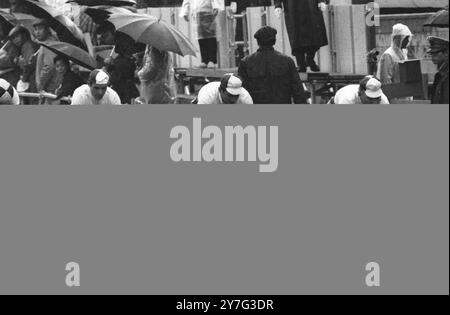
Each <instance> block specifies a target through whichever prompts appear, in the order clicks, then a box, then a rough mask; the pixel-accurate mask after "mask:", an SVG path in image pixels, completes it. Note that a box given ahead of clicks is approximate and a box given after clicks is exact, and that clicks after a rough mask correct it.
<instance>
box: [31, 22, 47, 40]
mask: <svg viewBox="0 0 450 315" xmlns="http://www.w3.org/2000/svg"><path fill="white" fill-rule="evenodd" d="M49 35H50V32H49V29H48V28H47V27H46V26H44V25H36V26H35V27H34V36H36V39H37V40H39V41H44V40H46V39H47V38H48V36H49Z"/></svg>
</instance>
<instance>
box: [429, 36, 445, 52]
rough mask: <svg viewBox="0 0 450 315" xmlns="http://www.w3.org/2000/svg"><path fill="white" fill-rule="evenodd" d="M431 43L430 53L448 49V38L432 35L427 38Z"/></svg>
mask: <svg viewBox="0 0 450 315" xmlns="http://www.w3.org/2000/svg"><path fill="white" fill-rule="evenodd" d="M427 39H428V42H429V43H430V48H429V49H428V53H437V52H440V51H448V40H446V39H444V38H440V37H436V36H430V37H428V38H427Z"/></svg>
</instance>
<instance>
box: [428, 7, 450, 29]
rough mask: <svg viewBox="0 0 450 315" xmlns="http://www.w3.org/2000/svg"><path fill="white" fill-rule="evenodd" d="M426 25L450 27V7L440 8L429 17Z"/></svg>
mask: <svg viewBox="0 0 450 315" xmlns="http://www.w3.org/2000/svg"><path fill="white" fill-rule="evenodd" d="M424 26H432V27H448V8H447V9H445V10H440V11H438V12H436V13H435V14H433V15H432V16H430V17H429V19H428V20H427V21H426V22H425V24H424Z"/></svg>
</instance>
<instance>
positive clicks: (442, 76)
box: [428, 36, 449, 104]
mask: <svg viewBox="0 0 450 315" xmlns="http://www.w3.org/2000/svg"><path fill="white" fill-rule="evenodd" d="M428 41H429V43H430V48H429V49H428V54H429V55H431V59H432V61H433V63H434V64H435V65H436V66H437V67H438V72H437V73H436V75H435V77H434V83H433V86H432V88H431V90H430V96H431V104H448V103H449V95H448V83H449V82H448V40H446V39H443V38H439V37H435V36H430V37H428Z"/></svg>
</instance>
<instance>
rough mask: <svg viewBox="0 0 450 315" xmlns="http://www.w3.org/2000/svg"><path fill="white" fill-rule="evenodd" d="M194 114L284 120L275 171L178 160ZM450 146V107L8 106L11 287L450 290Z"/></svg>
mask: <svg viewBox="0 0 450 315" xmlns="http://www.w3.org/2000/svg"><path fill="white" fill-rule="evenodd" d="M193 117H202V120H203V124H214V125H218V126H224V125H238V124H242V125H243V126H246V125H249V124H253V125H278V126H279V168H278V171H277V172H275V173H265V174H264V173H258V164H257V163H211V164H208V163H206V162H203V163H184V164H183V163H174V162H172V161H171V160H170V157H169V149H170V145H171V143H172V140H170V139H169V132H170V130H171V128H172V127H173V126H175V125H179V124H181V125H187V126H189V125H190V124H192V118H193ZM448 145H449V107H448V106H430V105H399V106H389V107H380V106H339V107H338V106H335V107H330V106H325V105H322V106H321V105H317V106H284V105H279V106H242V107H241V106H239V107H238V106H230V107H227V106H211V107H208V106H205V107H196V106H190V105H186V106H185V105H183V106H139V107H138V106H129V107H125V106H123V107H115V106H99V107H89V106H86V107H85V106H80V107H76V108H75V107H46V106H43V107H33V106H29V107H15V108H14V107H4V108H3V107H2V108H0V293H3V294H10V293H24V294H36V293H38V294H50V293H51V294H54V293H58V294H79V293H85V294H119V293H122V294H131V293H133V294H315V293H320V294H381V293H382V294H436V293H437V294H448V291H449V282H448V281H449V268H448V267H449V254H448V253H449V216H448V215H449V210H448V191H449V177H448V176H449V169H448V168H449V147H448ZM71 261H75V262H78V263H79V264H80V267H81V287H79V288H68V287H66V285H65V275H66V271H65V265H66V263H68V262H71ZM371 261H375V262H378V263H379V264H380V265H381V287H380V288H368V287H366V285H365V274H366V272H365V265H366V264H367V263H369V262H371Z"/></svg>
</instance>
